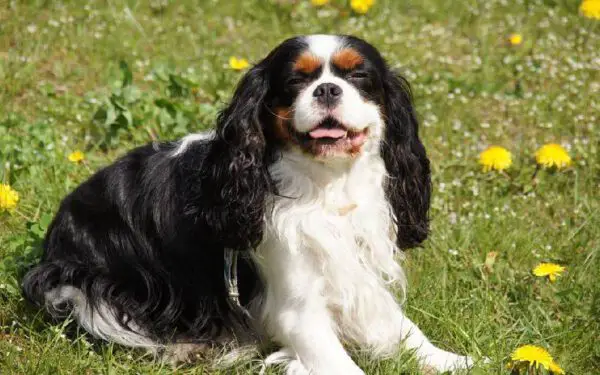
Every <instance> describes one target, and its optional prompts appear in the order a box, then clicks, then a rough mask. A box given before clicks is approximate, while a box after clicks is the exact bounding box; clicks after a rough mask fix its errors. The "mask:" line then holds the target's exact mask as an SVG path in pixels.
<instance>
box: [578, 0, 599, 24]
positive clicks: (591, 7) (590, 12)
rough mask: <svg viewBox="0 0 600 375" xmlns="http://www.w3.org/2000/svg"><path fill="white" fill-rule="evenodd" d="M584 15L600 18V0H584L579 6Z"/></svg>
mask: <svg viewBox="0 0 600 375" xmlns="http://www.w3.org/2000/svg"><path fill="white" fill-rule="evenodd" d="M579 12H580V13H581V14H583V16H584V17H587V18H591V19H596V20H600V0H584V1H583V2H582V3H581V5H580V6H579Z"/></svg>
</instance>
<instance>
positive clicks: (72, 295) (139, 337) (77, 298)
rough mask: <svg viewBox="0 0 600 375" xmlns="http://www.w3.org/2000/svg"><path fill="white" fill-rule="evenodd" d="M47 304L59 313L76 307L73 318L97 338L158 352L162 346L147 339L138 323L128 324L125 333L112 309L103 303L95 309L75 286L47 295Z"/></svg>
mask: <svg viewBox="0 0 600 375" xmlns="http://www.w3.org/2000/svg"><path fill="white" fill-rule="evenodd" d="M45 299H46V303H47V304H49V305H50V306H52V307H53V308H54V309H59V308H60V305H61V304H63V303H70V304H71V305H72V306H73V317H74V318H75V319H76V320H77V322H78V323H79V324H80V325H81V326H82V327H83V328H84V329H85V330H86V331H88V332H89V333H91V334H92V335H93V336H95V337H97V338H100V339H103V340H106V341H112V342H116V343H118V344H121V345H126V346H131V347H144V348H155V347H158V346H159V345H158V344H156V343H154V342H153V341H152V340H151V339H149V338H148V337H146V336H145V335H144V333H143V332H141V330H140V329H139V327H137V325H136V324H135V323H134V322H129V323H128V328H129V330H124V329H123V327H122V326H121V325H120V324H119V322H118V321H117V318H116V316H115V314H114V313H113V311H112V310H111V308H110V307H109V306H108V305H107V304H105V303H101V304H100V305H99V306H98V307H97V308H93V307H92V306H90V304H89V303H88V301H87V298H86V297H85V295H84V294H83V292H82V291H81V290H80V289H78V288H74V287H72V286H59V287H56V288H54V289H52V290H51V291H49V292H47V293H46V295H45Z"/></svg>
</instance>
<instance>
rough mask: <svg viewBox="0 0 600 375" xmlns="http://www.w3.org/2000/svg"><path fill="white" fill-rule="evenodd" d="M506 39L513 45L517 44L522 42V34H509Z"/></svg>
mask: <svg viewBox="0 0 600 375" xmlns="http://www.w3.org/2000/svg"><path fill="white" fill-rule="evenodd" d="M508 41H509V42H510V44H512V45H513V46H518V45H519V44H521V43H523V35H521V34H510V35H509V37H508Z"/></svg>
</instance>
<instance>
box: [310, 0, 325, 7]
mask: <svg viewBox="0 0 600 375" xmlns="http://www.w3.org/2000/svg"><path fill="white" fill-rule="evenodd" d="M310 3H311V4H312V5H314V6H316V7H320V6H323V5H325V4H327V3H329V0H310Z"/></svg>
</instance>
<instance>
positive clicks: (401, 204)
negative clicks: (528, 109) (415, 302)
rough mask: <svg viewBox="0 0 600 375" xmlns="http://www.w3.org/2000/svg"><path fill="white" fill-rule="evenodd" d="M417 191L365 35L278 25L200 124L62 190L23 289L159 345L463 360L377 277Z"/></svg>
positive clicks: (287, 356) (418, 202) (410, 135)
mask: <svg viewBox="0 0 600 375" xmlns="http://www.w3.org/2000/svg"><path fill="white" fill-rule="evenodd" d="M430 191H431V184H430V169H429V161H428V159H427V156H426V153H425V148H424V147H423V144H422V143H421V141H420V140H419V137H418V123H417V117H416V115H415V110H414V107H413V104H412V98H411V93H410V90H409V86H408V84H407V82H406V81H405V80H404V79H403V78H401V77H399V76H398V75H396V74H394V73H393V72H392V71H391V70H390V68H389V67H388V66H387V65H386V62H385V61H384V59H383V58H382V56H381V55H380V53H379V52H378V51H377V50H376V49H375V48H374V47H373V46H372V45H370V44H369V43H367V42H365V41H364V40H361V39H358V38H355V37H352V36H333V35H312V36H301V37H295V38H291V39H288V40H286V41H284V42H283V43H282V44H281V45H279V46H278V47H277V48H275V49H274V50H273V51H272V52H271V53H270V54H269V55H268V56H267V57H266V58H264V59H263V60H262V61H260V62H259V63H258V64H257V65H255V66H254V67H253V68H251V69H250V70H249V71H248V72H247V73H246V74H245V76H244V77H243V78H242V80H241V82H240V83H239V85H238V87H237V89H236V90H235V93H234V95H233V99H232V100H231V103H230V104H229V105H228V106H227V107H226V108H225V109H224V110H223V111H222V112H221V113H220V114H219V116H218V118H217V123H216V128H215V130H214V131H209V132H204V133H198V134H191V135H188V136H186V137H184V138H183V139H181V140H179V141H177V142H165V143H152V144H149V145H147V146H143V147H140V148H137V149H134V150H133V151H131V152H129V153H128V154H126V155H125V156H124V157H122V158H121V159H119V160H117V161H116V162H115V163H114V164H112V165H110V166H108V167H106V168H104V169H102V170H100V171H99V172H97V173H96V174H94V175H93V176H92V177H91V178H90V179H88V180H87V181H86V182H84V183H83V184H81V185H80V186H79V187H77V188H76V189H75V190H74V191H73V192H72V193H71V194H70V195H68V196H67V197H66V198H65V199H64V200H63V201H62V203H61V205H60V209H59V211H58V214H57V215H56V217H55V219H54V220H53V222H52V224H51V226H50V228H49V230H48V234H47V236H46V239H45V241H44V245H43V247H44V254H43V257H42V259H41V262H40V264H39V265H37V266H36V267H34V268H33V269H32V270H30V271H29V272H28V274H27V275H26V277H25V280H24V282H23V289H24V294H25V295H26V297H27V298H28V299H29V300H30V301H33V302H34V303H36V304H37V305H39V306H43V307H45V308H46V309H47V310H48V311H49V312H50V313H51V314H52V316H54V317H59V318H64V317H65V316H72V317H73V318H74V319H75V320H76V321H77V322H78V323H79V325H80V326H81V327H83V328H84V329H85V330H86V331H87V332H89V333H90V334H92V335H93V336H95V337H97V338H100V339H104V340H107V341H112V342H115V343H118V344H122V345H127V346H131V347H145V348H150V349H153V350H155V351H156V352H163V353H164V352H168V351H169V349H172V348H180V349H181V348H188V349H189V348H195V347H202V346H203V345H204V346H211V345H222V344H231V343H233V342H236V343H238V347H240V346H241V345H242V344H243V343H248V342H253V343H259V342H262V343H264V342H273V343H276V344H277V345H278V347H279V350H278V351H276V352H275V353H272V354H270V355H268V356H267V358H266V360H265V362H266V363H267V364H273V363H284V364H285V365H286V373H287V374H316V375H353V374H364V372H363V371H362V370H361V369H360V368H359V367H358V366H357V365H356V364H355V363H354V362H353V360H352V359H351V357H350V356H349V355H348V353H347V352H346V350H345V349H344V343H350V344H352V345H354V346H355V347H360V348H363V349H366V350H369V352H370V353H372V354H373V355H374V356H385V355H391V354H394V353H396V352H397V350H398V347H399V346H400V345H401V344H403V345H404V347H406V348H408V349H412V350H414V351H415V354H416V357H417V358H418V359H419V361H420V363H421V364H422V365H423V366H424V367H428V368H434V369H436V370H438V371H448V370H455V369H461V368H468V367H470V366H471V365H472V362H473V361H472V360H471V358H469V357H465V356H459V355H456V354H453V353H450V352H446V351H444V350H441V349H439V348H437V347H435V346H434V345H433V344H432V343H431V342H430V341H429V340H428V339H427V338H426V337H425V336H424V335H423V333H422V332H421V331H420V330H419V328H417V327H416V326H415V324H413V323H412V322H411V321H410V320H409V319H408V318H407V317H406V316H405V315H404V314H403V312H402V309H401V307H400V306H399V304H398V301H397V298H396V294H395V293H394V291H393V290H391V287H392V286H397V287H398V288H397V289H396V290H400V291H402V292H403V291H404V286H405V277H404V273H403V271H402V268H401V266H400V265H399V264H398V262H397V260H398V259H399V258H402V253H401V252H400V250H403V249H407V248H410V247H414V246H416V245H418V244H420V243H421V242H422V241H423V240H424V239H425V238H426V237H427V232H428V214H427V212H428V209H429V198H430ZM226 346H227V347H232V346H231V345H226ZM188 349H186V350H188ZM189 350H192V349H189ZM184 352H185V350H184Z"/></svg>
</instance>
